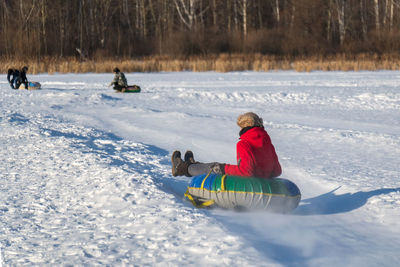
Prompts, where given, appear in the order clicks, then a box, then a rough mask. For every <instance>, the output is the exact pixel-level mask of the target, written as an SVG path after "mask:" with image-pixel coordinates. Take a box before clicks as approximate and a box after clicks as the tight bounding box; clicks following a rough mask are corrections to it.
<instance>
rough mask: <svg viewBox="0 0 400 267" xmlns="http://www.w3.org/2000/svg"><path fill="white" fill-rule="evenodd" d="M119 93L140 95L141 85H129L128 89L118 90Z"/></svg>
mask: <svg viewBox="0 0 400 267" xmlns="http://www.w3.org/2000/svg"><path fill="white" fill-rule="evenodd" d="M118 92H119V93H140V86H139V85H129V86H128V87H125V88H122V89H121V90H118Z"/></svg>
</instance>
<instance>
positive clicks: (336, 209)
mask: <svg viewBox="0 0 400 267" xmlns="http://www.w3.org/2000/svg"><path fill="white" fill-rule="evenodd" d="M339 188H340V187H338V188H336V189H334V190H332V191H330V192H328V193H325V194H322V195H320V196H316V197H313V198H308V199H304V200H302V201H301V203H300V204H301V205H300V206H299V207H298V208H297V209H296V210H295V211H294V212H293V214H296V215H303V216H307V215H328V214H337V213H345V212H349V211H352V210H356V209H358V208H360V207H362V206H364V205H365V203H367V201H368V199H369V198H370V197H373V196H377V195H382V194H389V193H392V192H399V191H400V187H398V188H382V189H377V190H372V191H368V192H363V191H360V192H356V193H346V194H341V195H336V194H335V191H336V190H338V189H339Z"/></svg>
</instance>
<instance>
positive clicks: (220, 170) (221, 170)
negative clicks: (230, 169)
mask: <svg viewBox="0 0 400 267" xmlns="http://www.w3.org/2000/svg"><path fill="white" fill-rule="evenodd" d="M211 172H212V173H215V174H225V164H221V163H215V164H214V165H213V166H212V167H211Z"/></svg>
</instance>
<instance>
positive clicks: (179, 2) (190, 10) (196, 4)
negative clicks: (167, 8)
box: [174, 0, 208, 30]
mask: <svg viewBox="0 0 400 267" xmlns="http://www.w3.org/2000/svg"><path fill="white" fill-rule="evenodd" d="M174 3H175V6H176V10H177V11H178V14H179V17H180V19H181V21H182V22H183V23H184V24H185V25H186V26H187V27H188V29H189V30H193V28H194V26H195V21H196V19H197V18H198V17H200V16H202V15H203V13H204V12H206V11H207V9H208V7H206V8H202V7H201V0H174Z"/></svg>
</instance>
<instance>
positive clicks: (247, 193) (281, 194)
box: [185, 174, 301, 213]
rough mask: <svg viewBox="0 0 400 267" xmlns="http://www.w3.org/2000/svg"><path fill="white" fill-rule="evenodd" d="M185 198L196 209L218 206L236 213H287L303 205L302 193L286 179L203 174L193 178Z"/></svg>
mask: <svg viewBox="0 0 400 267" xmlns="http://www.w3.org/2000/svg"><path fill="white" fill-rule="evenodd" d="M185 196H186V197H187V198H188V199H189V200H190V201H191V202H192V203H193V205H195V206H196V207H206V206H212V205H216V206H219V207H221V208H226V209H235V210H260V209H261V210H268V211H272V212H279V213H287V212H290V211H292V210H294V209H295V208H296V207H297V206H298V205H299V202H300V199H301V193H300V190H299V188H298V187H297V186H296V184H294V183H293V182H291V181H289V180H287V179H284V178H274V179H264V178H255V177H240V176H227V175H220V174H203V175H198V176H195V177H193V179H192V181H191V182H190V184H189V186H188V188H187V191H186V193H185Z"/></svg>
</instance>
